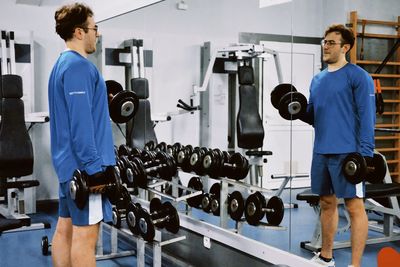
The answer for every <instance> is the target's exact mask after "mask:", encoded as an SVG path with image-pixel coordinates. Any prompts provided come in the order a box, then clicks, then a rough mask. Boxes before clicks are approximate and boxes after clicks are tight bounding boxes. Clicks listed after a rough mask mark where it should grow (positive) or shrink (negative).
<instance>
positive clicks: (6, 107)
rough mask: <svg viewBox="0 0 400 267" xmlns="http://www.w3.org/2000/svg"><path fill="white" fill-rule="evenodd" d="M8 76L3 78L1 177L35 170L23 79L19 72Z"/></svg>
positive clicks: (0, 142)
mask: <svg viewBox="0 0 400 267" xmlns="http://www.w3.org/2000/svg"><path fill="white" fill-rule="evenodd" d="M8 76H10V77H8ZM5 77H6V76H2V79H1V80H2V82H3V84H2V91H3V94H2V96H3V98H2V99H1V108H2V110H1V124H0V177H3V178H4V177H5V178H7V177H20V176H26V175H30V174H32V172H33V148H32V142H31V139H30V137H29V134H28V131H27V129H26V126H25V115H24V102H23V101H22V100H21V99H20V98H19V97H21V96H22V88H21V87H22V81H21V78H20V77H19V76H16V75H7V79H5ZM13 90H15V92H14V91H13Z"/></svg>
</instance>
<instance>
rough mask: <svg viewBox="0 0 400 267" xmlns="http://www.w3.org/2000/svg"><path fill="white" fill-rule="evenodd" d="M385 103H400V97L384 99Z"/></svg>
mask: <svg viewBox="0 0 400 267" xmlns="http://www.w3.org/2000/svg"><path fill="white" fill-rule="evenodd" d="M383 101H384V102H385V103H395V104H396V103H400V99H384V100H383Z"/></svg>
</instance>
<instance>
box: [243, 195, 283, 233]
mask: <svg viewBox="0 0 400 267" xmlns="http://www.w3.org/2000/svg"><path fill="white" fill-rule="evenodd" d="M244 214H245V217H246V221H247V222H248V223H249V224H250V225H259V224H260V221H261V219H262V218H263V217H264V215H266V217H267V221H268V223H269V224H271V225H274V226H277V225H279V224H280V223H281V222H282V219H283V214H284V206H283V202H282V199H281V198H279V197H277V196H273V197H271V198H270V199H269V200H266V199H265V197H264V196H263V194H261V193H260V192H259V191H257V192H255V193H253V194H251V195H250V196H249V197H248V198H247V199H246V204H245V210H244Z"/></svg>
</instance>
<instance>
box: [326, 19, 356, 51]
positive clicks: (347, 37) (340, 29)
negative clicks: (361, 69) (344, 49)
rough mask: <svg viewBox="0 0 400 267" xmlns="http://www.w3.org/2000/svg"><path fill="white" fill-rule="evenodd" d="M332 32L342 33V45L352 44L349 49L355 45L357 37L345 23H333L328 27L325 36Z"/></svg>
mask: <svg viewBox="0 0 400 267" xmlns="http://www.w3.org/2000/svg"><path fill="white" fill-rule="evenodd" d="M331 32H335V33H340V34H341V36H342V38H341V39H342V40H341V42H342V44H341V46H343V45H344V44H349V45H350V49H349V51H350V50H351V48H352V47H353V45H354V39H355V38H354V33H353V31H352V30H351V29H349V28H347V27H345V26H344V25H343V24H333V25H331V26H329V27H328V29H326V31H325V35H324V37H326V36H327V35H328V34H329V33H331Z"/></svg>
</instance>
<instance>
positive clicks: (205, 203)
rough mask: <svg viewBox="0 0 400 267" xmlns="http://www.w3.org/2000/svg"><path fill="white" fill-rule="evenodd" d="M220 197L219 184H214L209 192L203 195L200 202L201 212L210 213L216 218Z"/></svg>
mask: <svg viewBox="0 0 400 267" xmlns="http://www.w3.org/2000/svg"><path fill="white" fill-rule="evenodd" d="M220 196H221V184H220V183H214V184H213V185H212V186H211V187H210V192H209V193H206V194H204V195H203V199H202V200H201V207H202V209H203V211H205V212H207V213H210V212H212V213H213V214H214V215H216V216H218V215H219V211H220V205H219V201H220Z"/></svg>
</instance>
